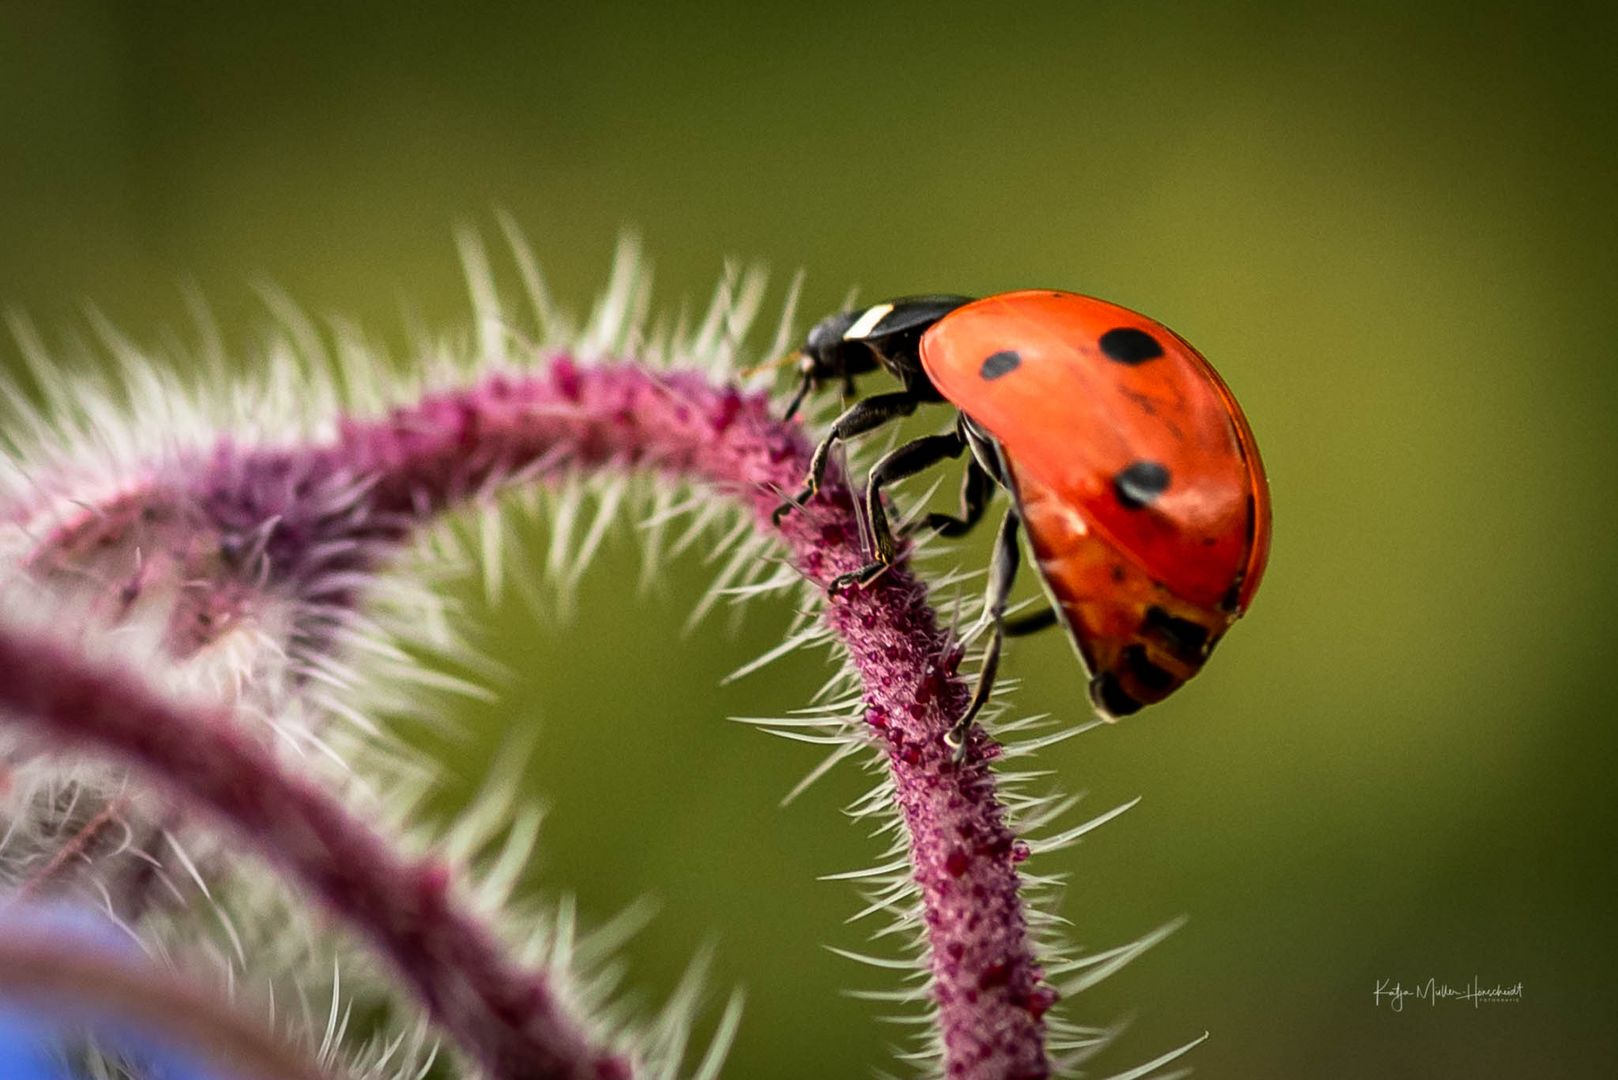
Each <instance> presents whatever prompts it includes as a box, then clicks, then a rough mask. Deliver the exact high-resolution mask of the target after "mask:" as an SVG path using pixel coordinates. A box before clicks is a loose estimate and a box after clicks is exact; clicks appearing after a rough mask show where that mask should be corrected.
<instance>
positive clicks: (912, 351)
mask: <svg viewBox="0 0 1618 1080" xmlns="http://www.w3.org/2000/svg"><path fill="white" fill-rule="evenodd" d="M969 302H970V300H969V299H968V298H967V297H965V296H946V295H938V296H912V297H905V298H903V299H899V300H891V301H889V302H887V303H884V304H876V305H873V306H871V307H863V308H854V309H852V310H849V311H844V312H840V313H838V314H836V315H830V316H827V317H826V318H824V319H822V320H820V321H819V322H818V323H816V324H815V325H814V327H813V328H811V329H810V331H809V336H808V337H807V338H805V339H804V342H803V348H802V349H800V350H799V351H798V354H797V355H798V358H799V359H798V372H799V374H800V376H801V378H802V382H800V383H799V385H798V392H797V394H796V395H795V396H794V397H793V399H792V403H791V404H790V405H789V406H788V407H787V414H786V415H787V417H789V418H790V417H791V416H792V414H793V413H795V412H796V411H797V409H798V406H799V405H800V404H801V403H802V402H803V399H804V397H806V396H807V395H808V394H809V392H810V391H812V390H814V389H815V388H816V387H818V386H820V385H822V384H823V383H828V382H841V383H842V384H843V389H844V391H845V392H847V393H850V394H852V393H853V392H854V376H856V375H864V374H865V373H867V372H870V371H875V370H877V369H878V368H886V369H887V370H888V371H890V372H892V373H893V375H894V376H895V377H896V378H898V379H899V380H900V381H901V382H903V383H905V384H906V385H907V386H910V385H912V384H913V383H915V382H916V381H917V380H922V381H925V380H924V377H923V376H922V375H921V359H920V356H919V354H918V352H917V350H918V348H919V345H920V342H921V336H922V334H924V333H926V331H927V329H928V327H930V326H932V324H933V323H935V322H937V321H938V320H939V319H941V318H943V317H944V316H945V315H947V314H948V313H949V312H951V311H954V310H955V309H956V308H958V307H960V306H961V305H963V304H966V303H969Z"/></svg>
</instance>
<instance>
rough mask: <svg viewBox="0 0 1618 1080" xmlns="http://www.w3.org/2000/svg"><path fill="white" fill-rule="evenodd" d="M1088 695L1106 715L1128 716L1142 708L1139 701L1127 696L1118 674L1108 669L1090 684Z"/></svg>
mask: <svg viewBox="0 0 1618 1080" xmlns="http://www.w3.org/2000/svg"><path fill="white" fill-rule="evenodd" d="M1090 697H1091V699H1092V700H1093V701H1094V702H1095V703H1096V704H1097V705H1099V706H1101V708H1102V709H1103V710H1104V711H1105V712H1106V713H1107V715H1108V716H1129V715H1131V714H1133V713H1138V712H1140V710H1141V708H1142V706H1141V703H1140V702H1138V701H1136V700H1135V699H1134V698H1132V697H1130V696H1129V692H1128V691H1126V690H1125V689H1124V687H1123V684H1122V683H1120V682H1119V681H1118V676H1116V675H1114V674H1113V673H1112V672H1110V671H1103V672H1102V673H1101V674H1100V675H1099V676H1098V677H1097V678H1096V681H1095V682H1093V683H1091V684H1090Z"/></svg>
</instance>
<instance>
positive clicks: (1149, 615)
mask: <svg viewBox="0 0 1618 1080" xmlns="http://www.w3.org/2000/svg"><path fill="white" fill-rule="evenodd" d="M1140 628H1141V630H1142V632H1144V633H1148V634H1155V635H1156V636H1157V637H1159V638H1160V639H1162V640H1163V641H1164V642H1165V643H1166V644H1167V645H1168V647H1169V649H1170V650H1171V651H1172V652H1173V653H1174V654H1175V655H1176V656H1179V657H1180V658H1181V659H1185V660H1200V659H1201V658H1202V657H1204V656H1206V655H1207V654H1208V628H1207V627H1206V626H1203V625H1202V624H1201V623H1195V622H1192V621H1191V620H1190V619H1182V618H1180V617H1179V616H1178V615H1171V614H1169V613H1168V612H1167V611H1165V610H1163V609H1162V608H1160V607H1158V606H1157V605H1156V604H1153V605H1152V606H1151V607H1149V608H1147V609H1146V618H1144V619H1142V620H1141V624H1140Z"/></svg>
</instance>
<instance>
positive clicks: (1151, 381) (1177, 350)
mask: <svg viewBox="0 0 1618 1080" xmlns="http://www.w3.org/2000/svg"><path fill="white" fill-rule="evenodd" d="M793 358H796V359H797V360H798V361H799V364H798V371H799V375H800V382H799V384H798V387H797V392H796V393H795V394H794V395H793V397H792V400H791V403H790V404H789V405H788V406H787V409H786V417H787V418H789V419H790V418H791V417H792V416H793V414H795V413H796V412H797V410H798V407H799V406H800V405H801V404H802V402H803V400H804V398H805V397H806V396H807V395H808V394H809V393H810V392H812V391H813V390H814V389H815V388H816V387H818V386H820V385H821V384H823V383H826V382H834V381H835V382H840V383H842V384H843V386H844V387H845V388H847V389H848V390H850V391H852V388H853V380H854V377H855V376H857V375H862V374H865V373H867V372H871V371H875V370H877V369H878V368H881V369H884V370H886V371H888V372H889V373H891V374H892V375H893V376H894V377H895V378H897V379H898V380H899V382H900V384H901V386H902V389H899V390H896V391H893V392H890V393H884V394H876V395H874V396H871V397H866V398H864V399H862V400H859V401H857V402H855V403H854V405H853V406H852V407H851V408H849V409H848V410H847V411H845V412H844V413H843V414H842V415H841V416H839V417H838V418H837V420H836V421H835V422H834V423H833V424H832V426H831V430H830V431H829V432H828V433H827V434H826V437H825V438H824V439H823V440H822V441H821V442H820V444H819V445H818V446H817V447H816V448H815V452H814V456H813V458H812V459H811V463H810V469H809V475H808V478H807V480H806V481H805V484H804V487H803V490H802V491H800V492H798V493H797V494H796V495H794V496H793V497H792V498H791V499H790V500H788V501H787V502H785V503H783V504H782V505H781V506H780V507H779V508H778V509H777V510H776V512H775V516H776V521H777V523H779V521H780V519H781V517H782V516H783V515H785V514H787V513H790V512H791V511H792V510H793V509H795V508H798V507H801V506H803V505H804V503H806V502H807V501H808V500H809V499H810V498H812V497H813V496H814V494H815V492H816V491H817V490H818V488H819V486H820V480H821V477H822V476H823V475H824V473H825V469H826V463H827V460H828V457H829V455H830V453H831V450H832V447H833V446H835V445H836V444H837V443H838V442H839V441H841V440H844V439H849V438H853V437H854V436H857V435H861V434H864V433H865V432H868V431H871V430H872V429H874V428H877V427H880V426H881V425H883V424H886V423H888V422H890V421H893V420H896V419H898V418H900V417H903V416H908V415H910V414H911V413H913V412H914V411H915V410H916V408H917V406H919V405H921V404H924V403H927V402H948V403H949V404H951V405H953V406H955V408H956V409H957V410H958V411H959V415H958V417H957V420H956V424H955V427H954V429H953V430H952V431H950V432H948V433H945V434H939V435H928V436H924V437H922V438H919V439H916V440H915V441H913V442H909V443H905V444H904V445H902V446H899V447H898V448H896V449H894V450H893V451H891V452H890V453H888V454H887V455H886V456H884V457H883V458H882V459H881V460H880V461H878V462H877V463H876V465H875V466H874V467H873V468H872V469H871V473H870V477H869V482H868V484H867V486H866V490H865V509H866V513H867V515H868V517H869V520H870V528H871V537H872V545H873V549H874V550H873V552H872V555H873V559H872V561H871V562H870V564H869V565H867V566H864V567H861V568H860V569H858V570H855V571H853V572H852V573H848V574H844V575H842V576H841V577H839V578H837V579H836V580H835V581H833V582H832V583H831V585H830V587H829V590H828V591H829V592H831V593H832V594H833V595H835V594H836V593H837V592H838V591H840V590H842V589H846V588H849V587H851V586H856V585H862V584H864V583H865V582H867V581H869V580H870V579H871V578H872V577H874V576H875V575H876V574H877V573H879V572H880V571H881V570H883V569H884V568H885V567H886V566H887V565H888V564H889V563H891V562H892V561H893V559H894V557H895V554H896V550H897V545H896V544H895V542H894V538H893V533H892V530H891V528H890V526H889V524H888V520H887V514H886V513H885V511H884V509H883V506H882V498H881V493H882V489H883V487H884V486H885V485H887V484H890V483H892V482H894V481H896V480H899V479H901V478H903V477H906V476H910V475H912V474H914V473H917V472H920V471H922V470H923V469H926V468H928V467H929V466H932V465H935V464H937V463H939V462H942V461H943V460H945V459H946V458H955V457H959V456H960V455H961V453H962V452H963V451H966V450H970V451H971V458H970V460H969V462H968V464H967V467H966V474H965V477H964V478H963V482H962V487H961V510H960V515H959V516H958V517H956V516H952V515H949V514H937V513H935V514H929V515H927V516H926V517H925V518H923V519H921V520H920V521H919V522H918V523H917V526H918V527H919V528H921V529H930V530H932V531H934V532H936V533H939V534H942V535H945V536H957V535H960V534H962V533H965V532H966V531H967V530H968V529H970V528H972V526H974V525H975V524H976V523H977V522H978V521H979V519H981V518H982V516H983V513H984V509H985V505H986V504H987V502H988V500H989V498H990V496H991V495H992V494H993V492H994V489H995V488H996V487H1000V488H1003V489H1004V490H1005V491H1006V492H1007V493H1008V494H1009V496H1010V502H1011V507H1010V509H1009V510H1008V511H1007V513H1006V515H1005V518H1004V520H1003V521H1002V523H1001V526H1000V531H999V535H998V537H997V539H996V542H995V548H994V556H993V560H992V563H991V567H990V572H989V585H988V594H987V597H986V602H985V610H984V615H983V621H984V623H985V624H986V625H987V627H988V629H989V631H990V636H989V641H988V647H987V650H986V652H985V654H984V661H983V667H982V672H981V674H980V676H979V678H978V685H977V688H976V690H975V692H974V693H973V696H972V702H971V704H970V705H969V706H968V708H967V711H966V713H965V715H964V716H963V717H962V719H961V721H960V723H959V725H958V726H957V727H956V729H955V730H954V731H953V732H951V734H950V742H951V743H952V744H953V745H956V746H957V747H959V746H961V745H963V744H964V739H965V735H966V731H967V729H968V728H969V727H970V725H971V723H972V719H973V717H975V716H976V715H977V712H978V710H979V709H981V708H982V707H983V704H984V702H985V701H987V700H988V696H989V691H990V689H991V688H992V686H993V683H994V678H995V673H996V670H997V668H998V666H999V659H1000V647H1001V642H1002V639H1003V638H1004V637H1007V636H1017V635H1020V634H1024V633H1029V632H1032V631H1034V630H1037V629H1042V628H1044V627H1046V626H1051V625H1055V624H1057V623H1061V624H1062V625H1063V626H1065V627H1066V629H1067V632H1068V636H1069V637H1070V638H1071V640H1072V642H1073V644H1074V646H1075V648H1076V649H1077V651H1078V654H1079V658H1080V659H1081V660H1082V661H1083V663H1084V667H1085V670H1086V672H1087V674H1088V676H1089V693H1090V700H1091V702H1092V703H1093V704H1094V706H1095V709H1096V711H1097V712H1098V713H1099V714H1100V715H1101V716H1102V717H1103V718H1104V719H1108V720H1113V719H1116V718H1118V717H1120V716H1127V715H1129V714H1131V713H1134V712H1137V711H1139V710H1140V709H1141V708H1142V707H1144V706H1146V705H1150V704H1154V703H1156V702H1159V701H1162V700H1163V699H1164V698H1166V697H1168V696H1169V695H1170V694H1172V693H1173V692H1174V691H1175V690H1177V689H1179V688H1180V686H1182V685H1183V684H1184V683H1185V682H1186V681H1187V680H1189V679H1190V678H1191V677H1192V676H1193V675H1195V674H1196V673H1197V672H1198V671H1200V670H1201V669H1202V666H1203V664H1205V663H1206V662H1207V660H1208V656H1209V654H1210V653H1211V652H1212V650H1213V647H1214V645H1215V644H1216V643H1217V642H1218V641H1219V639H1220V637H1222V636H1223V635H1224V633H1225V631H1227V630H1229V629H1230V626H1231V624H1232V623H1234V622H1235V621H1236V619H1237V618H1238V617H1240V616H1241V615H1242V613H1243V612H1245V611H1246V610H1247V608H1248V605H1249V604H1250V603H1251V602H1252V599H1253V594H1254V592H1255V591H1256V590H1257V589H1258V584H1259V579H1260V577H1261V576H1262V575H1263V572H1264V563H1265V560H1266V558H1267V556H1268V554H1269V548H1270V496H1269V485H1268V483H1267V481H1266V480H1265V477H1264V467H1263V465H1262V463H1261V462H1260V461H1259V455H1258V446H1257V444H1256V443H1255V442H1254V439H1253V432H1252V429H1251V428H1249V427H1248V424H1247V419H1246V417H1244V416H1243V415H1242V410H1241V407H1240V406H1239V405H1237V403H1236V399H1235V397H1234V396H1232V394H1231V392H1230V390H1229V388H1228V387H1226V386H1225V384H1224V381H1223V380H1221V379H1220V378H1219V375H1218V374H1217V373H1216V372H1215V371H1214V369H1213V367H1212V366H1211V365H1209V363H1208V361H1207V360H1205V359H1203V357H1202V354H1200V353H1199V352H1197V350H1196V349H1194V348H1192V347H1191V345H1190V344H1188V343H1187V342H1186V341H1185V339H1184V338H1182V337H1180V336H1179V335H1178V334H1176V333H1175V332H1174V331H1172V330H1170V329H1169V328H1168V327H1166V326H1164V325H1162V324H1161V323H1158V322H1156V321H1154V320H1152V319H1149V318H1147V317H1146V316H1144V315H1141V314H1139V313H1137V312H1134V311H1131V310H1129V309H1128V308H1124V307H1120V306H1118V305H1117V304H1112V303H1109V302H1107V301H1105V300H1097V299H1095V298H1093V297H1089V296H1080V295H1077V294H1075V293H1068V292H1056V291H1052V290H1045V289H1037V290H1035V289H1031V290H1024V291H1020V292H1009V293H1002V294H999V295H997V296H990V297H986V298H984V299H981V300H973V299H970V298H968V297H964V296H944V295H939V296H915V297H907V298H904V299H899V300H892V301H889V302H887V303H882V304H877V305H875V306H873V307H866V308H859V309H855V310H852V311H845V312H843V313H841V314H838V315H833V316H830V317H829V318H826V319H824V320H822V321H821V322H819V323H818V324H816V325H815V327H814V328H813V329H811V330H810V331H809V335H808V338H807V339H806V340H805V342H804V344H803V347H802V349H801V350H800V351H799V352H798V353H796V354H794V357H789V358H788V359H789V360H790V359H793ZM1020 528H1026V530H1027V534H1028V547H1029V550H1030V552H1031V554H1032V555H1033V559H1034V563H1035V566H1036V567H1037V569H1038V572H1039V579H1040V584H1041V585H1043V586H1044V590H1045V593H1046V595H1047V596H1048V598H1049V599H1050V602H1051V603H1050V607H1049V609H1047V610H1045V611H1041V612H1038V613H1036V614H1034V615H1032V616H1027V617H1024V618H1021V619H1015V620H1010V621H1007V620H1006V619H1005V618H1004V614H1005V608H1006V603H1007V598H1008V596H1009V594H1010V591H1011V585H1012V581H1013V579H1014V577H1015V575H1016V572H1017V568H1018V561H1019V549H1018V535H1017V534H1018V532H1019V529H1020Z"/></svg>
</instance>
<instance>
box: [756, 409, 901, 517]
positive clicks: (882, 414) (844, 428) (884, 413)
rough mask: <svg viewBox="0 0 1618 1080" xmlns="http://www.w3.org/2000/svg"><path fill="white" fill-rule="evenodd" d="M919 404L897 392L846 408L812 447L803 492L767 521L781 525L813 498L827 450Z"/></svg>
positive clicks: (789, 500)
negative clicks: (785, 518) (794, 511)
mask: <svg viewBox="0 0 1618 1080" xmlns="http://www.w3.org/2000/svg"><path fill="white" fill-rule="evenodd" d="M920 403H921V399H920V398H919V397H918V396H917V395H916V394H914V393H912V392H911V391H909V390H899V391H895V392H894V393H891V394H877V395H876V396H875V397H868V398H865V399H863V400H861V401H856V402H855V403H854V404H853V405H851V406H849V408H848V411H846V412H845V413H843V415H841V416H839V417H838V418H837V419H836V420H834V421H833V422H832V425H831V430H830V431H828V432H827V433H826V437H825V438H824V439H821V440H820V445H819V446H817V447H815V453H814V456H813V457H811V458H810V459H809V475H808V476H807V477H806V478H805V479H804V483H803V490H802V491H800V492H798V493H797V494H796V495H794V496H792V498H790V499H788V500H787V501H786V502H784V503H782V504H781V505H780V506H777V507H776V508H775V513H773V514H771V515H770V518H771V520H772V521H773V522H774V523H775V524H777V525H779V524H781V519H782V518H784V517H786V516H787V515H788V514H790V513H791V512H792V511H793V510H796V509H801V508H802V507H803V505H804V504H805V503H807V502H808V501H809V500H810V499H812V498H814V497H815V492H817V491H819V490H820V482H821V481H822V480H824V479H825V477H826V464H827V462H829V461H830V460H831V448H832V447H833V446H835V445H836V444H837V443H838V442H839V441H840V440H842V439H852V438H853V437H854V436H856V435H863V434H865V433H866V432H867V431H870V430H872V429H873V428H879V427H881V426H882V425H883V424H887V423H891V422H892V421H894V420H897V419H899V418H900V417H903V416H909V415H910V414H911V413H913V412H915V411H916V406H917V405H919V404H920Z"/></svg>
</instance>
